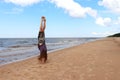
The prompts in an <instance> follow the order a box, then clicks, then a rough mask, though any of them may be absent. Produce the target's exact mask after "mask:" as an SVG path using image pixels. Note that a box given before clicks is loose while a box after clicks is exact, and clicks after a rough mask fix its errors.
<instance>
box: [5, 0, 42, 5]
mask: <svg viewBox="0 0 120 80" xmlns="http://www.w3.org/2000/svg"><path fill="white" fill-rule="evenodd" d="M4 1H5V2H6V3H13V4H16V5H20V6H28V5H32V4H35V3H39V2H40V1H43V0H4Z"/></svg>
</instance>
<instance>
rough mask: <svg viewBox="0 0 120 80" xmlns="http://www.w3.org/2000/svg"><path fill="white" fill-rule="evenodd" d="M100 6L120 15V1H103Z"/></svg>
mask: <svg viewBox="0 0 120 80" xmlns="http://www.w3.org/2000/svg"><path fill="white" fill-rule="evenodd" d="M98 4H99V5H100V6H104V7H106V8H108V9H110V10H111V11H113V12H115V13H118V14H120V0H101V1H99V2H98Z"/></svg>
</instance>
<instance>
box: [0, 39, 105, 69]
mask: <svg viewBox="0 0 120 80" xmlns="http://www.w3.org/2000/svg"><path fill="white" fill-rule="evenodd" d="M102 39H104V38H101V39H96V40H92V41H88V42H84V43H81V44H77V45H72V46H67V47H65V48H59V49H55V50H51V51H48V54H50V53H52V52H56V51H59V50H64V49H67V48H71V47H75V46H79V45H83V44H87V43H89V42H94V41H97V40H102ZM33 48H34V47H33ZM36 48H37V47H36ZM37 56H39V54H38V55H34V56H31V57H26V58H23V59H18V60H13V61H11V62H6V63H4V64H1V65H0V67H1V66H4V65H7V64H11V63H15V62H20V61H23V60H27V59H30V58H34V57H37Z"/></svg>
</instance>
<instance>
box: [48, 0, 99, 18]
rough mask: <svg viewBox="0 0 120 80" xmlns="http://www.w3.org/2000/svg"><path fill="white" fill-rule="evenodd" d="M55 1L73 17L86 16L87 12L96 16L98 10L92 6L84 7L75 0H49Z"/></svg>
mask: <svg viewBox="0 0 120 80" xmlns="http://www.w3.org/2000/svg"><path fill="white" fill-rule="evenodd" d="M49 1H50V2H51V3H54V4H55V5H56V6H57V7H58V8H63V9H64V10H65V12H67V13H68V14H69V15H70V16H72V17H77V18H80V17H85V16H86V14H88V15H90V16H92V17H96V16H97V11H96V10H94V9H92V8H90V7H82V6H81V5H80V4H78V3H77V2H75V1H74V0H49Z"/></svg>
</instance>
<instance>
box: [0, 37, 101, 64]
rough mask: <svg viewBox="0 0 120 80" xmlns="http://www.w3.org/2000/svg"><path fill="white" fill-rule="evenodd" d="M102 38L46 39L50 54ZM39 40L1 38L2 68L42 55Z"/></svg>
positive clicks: (0, 60) (0, 58) (0, 59)
mask: <svg viewBox="0 0 120 80" xmlns="http://www.w3.org/2000/svg"><path fill="white" fill-rule="evenodd" d="M99 39H101V38H46V40H45V41H46V46H47V50H48V54H49V53H50V52H53V51H57V50H61V49H65V48H69V47H73V46H77V45H80V44H84V43H88V42H91V41H96V40H99ZM37 43H38V41H37V38H0V66H1V65H5V64H9V63H13V62H16V61H21V60H25V59H28V58H31V57H35V56H38V55H40V51H39V50H38V47H37Z"/></svg>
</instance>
